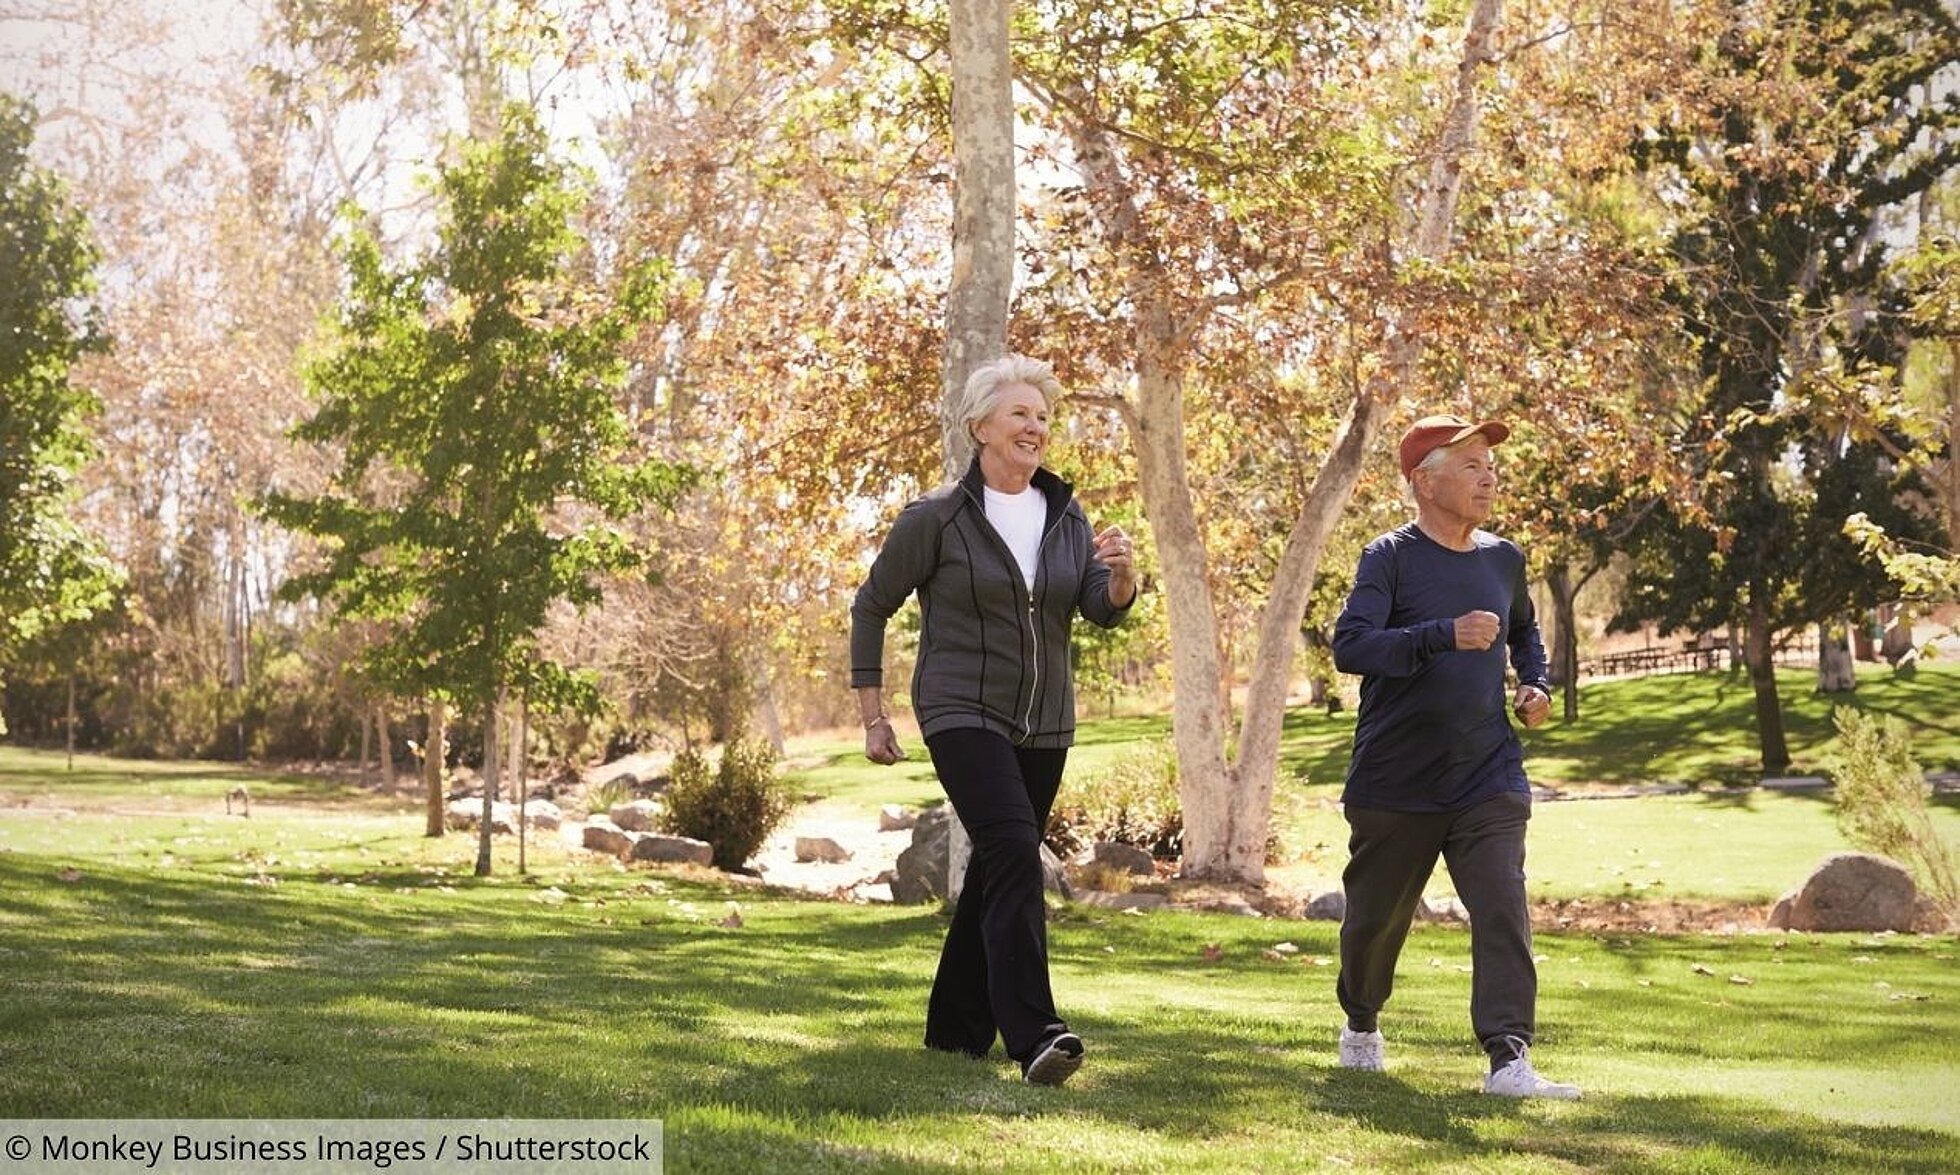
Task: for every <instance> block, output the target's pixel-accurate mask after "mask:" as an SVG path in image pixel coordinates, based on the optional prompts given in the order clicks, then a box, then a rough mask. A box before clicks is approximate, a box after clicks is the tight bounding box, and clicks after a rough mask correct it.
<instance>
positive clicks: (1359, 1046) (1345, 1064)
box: [1341, 1024, 1387, 1073]
mask: <svg viewBox="0 0 1960 1175" xmlns="http://www.w3.org/2000/svg"><path fill="white" fill-rule="evenodd" d="M1386 1051H1387V1042H1386V1041H1384V1040H1382V1034H1381V1033H1379V1032H1356V1031H1355V1030H1354V1029H1352V1028H1349V1027H1348V1026H1347V1025H1345V1024H1343V1025H1341V1068H1343V1069H1366V1070H1367V1071H1369V1072H1370V1073H1379V1072H1381V1071H1382V1069H1383V1068H1385V1067H1386V1066H1385V1065H1384V1063H1383V1062H1384V1060H1385V1055H1386Z"/></svg>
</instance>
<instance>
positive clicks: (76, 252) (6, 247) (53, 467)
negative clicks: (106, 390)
mask: <svg viewBox="0 0 1960 1175" xmlns="http://www.w3.org/2000/svg"><path fill="white" fill-rule="evenodd" d="M34 126H35V113H34V110H33V108H32V107H31V106H29V105H27V104H26V103H24V102H22V101H20V100H19V99H17V98H14V97H13V96H11V95H9V94H6V93H0V272H4V273H5V274H6V275H7V276H6V281H5V283H4V289H0V667H3V666H4V663H5V658H6V656H7V655H8V654H9V653H10V652H11V651H12V649H13V648H14V647H15V646H16V645H17V644H19V643H20V642H22V641H27V640H31V639H33V638H34V637H35V636H37V635H38V634H40V633H41V632H43V631H45V630H48V629H51V628H54V627H57V626H60V625H63V624H68V623H72V622H75V621H79V620H83V619H85V618H87V617H88V616H90V615H91V614H93V613H96V612H99V611H101V610H103V609H104V608H106V607H107V606H108V605H109V603H110V598H111V595H112V593H113V591H114V588H115V584H116V573H115V570H114V568H113V567H112V566H111V565H110V564H109V563H108V561H107V559H106V557H105V556H104V555H103V554H102V552H101V551H100V549H99V548H98V547H97V545H96V544H95V543H94V542H93V541H91V540H90V539H89V538H88V536H87V535H86V534H85V533H84V532H83V531H82V530H81V528H80V527H78V526H77V525H76V524H75V522H74V521H73V519H71V518H70V517H69V505H70V499H71V496H72V495H71V486H72V485H73V481H74V477H75V473H76V470H77V469H78V468H79V467H80V466H81V464H82V462H83V461H84V459H85V458H86V457H87V455H88V452H89V444H90V442H89V438H88V434H87V432H86V429H85V424H84V422H85V420H86V418H87V416H88V415H89V414H90V412H91V411H92V410H93V409H94V407H95V398H94V397H93V396H92V395H91V394H90V393H89V392H88V390H87V389H85V388H83V387H80V386H78V385H76V384H75V383H74V382H73V380H72V379H71V368H72V367H73V365H74V363H75V362H76V360H78V359H79V358H81V356H82V355H84V354H85V353H87V352H88V351H90V350H92V349H96V348H99V347H100V346H101V345H102V344H103V342H104V340H103V338H102V336H101V335H100V333H99V331H98V329H97V324H96V323H95V321H94V315H93V312H92V311H91V310H90V309H88V307H87V303H86V299H87V298H88V297H89V296H90V294H91V292H92V291H93V289H94V282H95V264H96V252H95V248H94V245H93V244H92V243H91V241H90V236H89V232H88V225H87V222H86V220H85V218H84V217H83V215H82V213H81V211H80V210H79V209H77V208H75V207H74V206H72V205H71V204H70V202H69V198H68V192H67V188H66V186H65V185H64V184H63V183H62V182H61V181H60V179H58V178H57V177H56V176H54V175H53V174H52V173H50V172H48V171H46V170H44V169H42V168H40V167H37V166H35V165H34V164H33V163H32V162H31V161H30V160H29V159H28V149H29V147H30V146H31V145H32V143H33V141H34ZM78 308H79V309H78ZM0 729H4V726H3V724H0Z"/></svg>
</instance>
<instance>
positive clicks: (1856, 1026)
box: [0, 751, 1960, 1172]
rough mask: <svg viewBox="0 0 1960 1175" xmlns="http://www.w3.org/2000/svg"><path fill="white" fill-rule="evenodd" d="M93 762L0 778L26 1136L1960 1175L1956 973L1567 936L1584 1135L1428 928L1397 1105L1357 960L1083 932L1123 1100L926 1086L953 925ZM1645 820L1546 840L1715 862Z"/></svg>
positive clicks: (1172, 917)
mask: <svg viewBox="0 0 1960 1175" xmlns="http://www.w3.org/2000/svg"><path fill="white" fill-rule="evenodd" d="M59 764H60V760H59V758H58V757H56V756H47V755H36V754H31V753H24V752H18V751H6V752H0V1116H7V1117H17V1118H18V1117H35V1116H61V1117H96V1116H100V1117H139V1116H170V1117H191V1116H195V1117H357V1118H358V1117H372V1118H382V1117H443V1118H468V1117H502V1116H517V1117H590V1118H610V1117H657V1118H660V1119H662V1120H663V1121H664V1123H665V1125H666V1138H667V1154H668V1157H669V1162H670V1166H671V1169H673V1170H677V1171H765V1170H766V1171H801V1170H843V1169H852V1170H860V1169H869V1170H902V1171H942V1170H943V1171H967V1170H1053V1169H1064V1170H1084V1171H1106V1170H1167V1171H1233V1172H1237V1171H1252V1170H1262V1171H1264V1170H1273V1171H1281V1170H1316V1169H1323V1168H1355V1167H1359V1168H1363V1169H1376V1170H1405V1169H1421V1168H1449V1169H1476V1170H1503V1171H1540V1170H1542V1171H1557V1170H1628V1171H1634V1170H1640V1171H1645V1170H1693V1171H1709V1170H1751V1169H1764V1170H1768V1169H1781V1170H1804V1171H1812V1170H1880V1169H1883V1170H1901V1171H1928V1172H1932V1171H1947V1170H1953V1169H1955V1168H1956V1167H1960V1065H1957V1064H1956V1060H1955V1054H1954V1050H1953V1047H1952V1044H1953V1041H1954V1040H1956V1039H1960V970H1956V965H1955V961H1954V955H1955V948H1956V942H1955V940H1954V939H1953V938H1952V937H1950V936H1948V937H1940V938H1925V937H1916V936H1891V935H1886V936H1869V937H1868V936H1857V935H1814V936H1804V935H1788V936H1778V935H1762V934H1745V935H1733V936H1719V935H1684V936H1623V935H1613V934H1603V935H1588V934H1561V933H1544V934H1541V936H1540V938H1539V944H1538V946H1539V952H1540V955H1541V961H1540V974H1541V981H1542V987H1543V990H1542V995H1541V1001H1540V1013H1541V1028H1542V1032H1541V1044H1540V1050H1539V1053H1540V1060H1541V1062H1542V1063H1543V1066H1544V1067H1545V1069H1546V1070H1547V1071H1548V1072H1549V1073H1551V1074H1552V1075H1553V1076H1556V1077H1559V1078H1562V1079H1569V1080H1574V1081H1578V1082H1580V1083H1582V1084H1584V1085H1585V1086H1586V1087H1587V1088H1588V1097H1587V1099H1586V1100H1585V1101H1582V1102H1579V1103H1577V1104H1528V1105H1517V1104H1510V1103H1497V1102H1493V1101H1489V1100H1486V1099H1484V1098H1482V1097H1481V1096H1479V1095H1478V1094H1477V1093H1475V1092H1474V1089H1475V1083H1476V1081H1477V1079H1478V1076H1479V1060H1478V1057H1477V1056H1476V1054H1475V1049H1474V1046H1473V1045H1472V1044H1471V1043H1470V1042H1469V1041H1468V1040H1467V1039H1466V1038H1467V1036H1468V1026H1467V1023H1466V1022H1465V1021H1466V1015H1465V1011H1464V1007H1465V1002H1466V1000H1467V995H1468V976H1467V975H1466V974H1465V973H1464V969H1465V968H1467V966H1468V954H1467V941H1466V936H1465V934H1464V933H1463V932H1462V931H1460V930H1456V929H1451V928H1428V927H1422V928H1418V929H1417V930H1416V932H1415V934H1414V936H1413V937H1412V939H1411V941H1410V944H1409V947H1408V950H1407V952H1406V953H1405V956H1404V963H1403V971H1402V981H1401V983H1400V985H1399V986H1398V990H1397V994H1396V999H1395V1002H1394V1004H1393V1005H1392V1006H1391V1010H1390V1015H1389V1016H1388V1017H1387V1018H1386V1021H1385V1023H1386V1027H1387V1029H1388V1031H1389V1033H1390V1035H1391V1048H1392V1053H1391V1069H1390V1072H1389V1073H1387V1074H1385V1075H1360V1074H1349V1073H1345V1072H1342V1071H1340V1070H1338V1069H1337V1068H1335V1067H1334V1065H1333V1061H1332V1047H1331V1046H1332V1030H1333V1029H1334V1027H1335V1026H1336V1025H1337V1023H1338V1014H1337V1012H1336V1009H1335V1004H1334V999H1333V994H1332V976H1333V969H1332V967H1331V966H1330V965H1329V964H1330V962H1331V956H1332V954H1333V951H1334V947H1335V943H1334V927H1333V926H1332V924H1327V923H1299V922H1272V921H1264V920H1254V919H1245V918H1234V917H1230V916H1225V915H1203V914H1183V913H1170V914H1164V913H1153V914H1150V915H1146V916H1133V915H1122V914H1113V913H1108V912H1104V911H1101V910H1094V909H1088V908H1070V909H1067V910H1064V911H1062V912H1060V913H1059V914H1058V915H1057V916H1056V919H1055V923H1054V926H1053V931H1052V934H1053V942H1054V953H1055V983H1056V988H1057V992H1058V996H1059V998H1060V1000H1061V1002H1062V1004H1063V1007H1064V1009H1065V1010H1066V1011H1067V1012H1068V1014H1069V1015H1070V1017H1071V1020H1072V1022H1073V1023H1074V1025H1075V1026H1076V1027H1077V1028H1078V1029H1079V1030H1081V1031H1082V1032H1083V1033H1084V1035H1085V1037H1086V1038H1087V1039H1088V1040H1089V1042H1090V1047H1091V1049H1092V1056H1091V1063H1090V1065H1089V1066H1088V1067H1086V1068H1085V1069H1084V1071H1083V1072H1082V1074H1081V1075H1079V1076H1078V1078H1077V1079H1076V1081H1074V1082H1072V1083H1071V1084H1070V1085H1069V1086H1068V1087H1067V1088H1066V1089H1065V1090H1060V1091H1054V1090H1039V1089H1032V1088H1028V1087H1025V1086H1022V1085H1020V1084H1018V1083H1017V1082H1015V1081H1014V1080H1012V1076H1013V1072H1012V1070H1011V1068H1010V1066H1009V1065H1008V1064H1006V1063H1005V1062H1002V1061H998V1060H996V1061H994V1062H971V1061H965V1060H961V1059H956V1058H951V1057H945V1056H939V1055H935V1054H929V1053H927V1052H926V1051H925V1050H923V1049H922V1048H920V1047H918V1044H917V1037H918V1033H919V1027H920V1025H919V1020H920V1014H921V1009H922V1006H923V1002H924V998H925V991H926V987H927V985H928V983H929V981H930V976H931V971H932V966H933V961H934V958H935V953H936V949H937V944H938V939H939V936H940V935H941V933H942V932H943V927H944V923H943V921H942V919H941V917H940V915H939V914H938V913H937V912H936V911H933V910H930V909H921V908H909V909H908V908H890V907H870V906H852V905H845V904H838V903H824V902H811V901H801V900H793V899H791V898H789V897H786V896H781V895H775V894H769V893H765V892H760V891H754V890H748V889H743V888H732V887H729V886H727V885H725V884H724V883H721V882H719V881H717V880H715V879H714V878H713V877H712V876H711V875H708V874H705V873H675V872H664V873H663V872H656V871H639V870H634V871H627V870H625V869H623V868H621V867H619V866H618V865H616V864H614V863H612V862H611V861H609V860H602V859H598V858H595V857H591V856H589V855H586V854H582V853H576V852H572V851H568V850H565V849H563V848H562V847H560V846H559V845H558V844H557V843H556V842H555V841H553V840H552V839H551V838H549V837H543V838H541V839H540V841H539V843H537V844H535V845H533V847H532V850H531V861H532V873H531V875H530V876H528V877H523V878H520V877H517V876H515V875H514V874H513V870H512V858H513V851H512V849H511V847H510V846H508V845H504V844H500V846H499V863H498V868H499V871H500V876H497V877H494V878H491V879H488V880H477V879H474V878H470V877H468V876H467V873H468V870H469V863H470V861H471V860H472V859H473V857H474V842H473V841H471V840H469V839H468V838H463V837H455V836H452V837H448V838H444V839H441V840H437V841H430V840H427V839H425V838H423V837H421V836H419V835H417V832H418V831H419V828H420V814H419V809H417V808H416V807H415V806H414V805H413V804H412V803H408V802H403V801H399V800H397V801H390V800H386V799H379V798H375V797H371V796H368V795H366V794H364V793H360V792H358V791H354V790H352V789H337V788H335V787H334V786H332V785H329V784H325V783H322V782H320V781H317V780H306V779H290V780H260V779H257V778H255V777H245V776H240V775H238V774H235V773H233V772H231V771H229V770H227V769H225V768H221V767H211V766H209V765H189V766H185V765H177V766H164V765H153V764H128V763H115V762H111V761H90V762H88V763H87V764H78V767H81V768H83V769H82V770H78V772H77V773H76V775H75V776H74V777H65V776H64V774H63V773H62V772H61V771H60V769H59ZM241 778H249V779H250V786H251V788H252V792H253V803H254V807H253V815H252V817H251V818H250V819H249V820H248V819H243V818H237V817H233V818H226V817H225V816H224V815H223V803H222V800H223V793H224V791H225V790H226V789H227V788H229V787H230V786H231V785H232V784H233V783H235V782H237V781H238V780H239V779H241ZM1697 798H1698V797H1679V798H1678V799H1679V801H1681V802H1688V801H1694V800H1696V799H1697ZM1761 798H1762V800H1764V801H1765V802H1766V803H1772V804H1775V805H1781V804H1784V803H1807V804H1809V805H1811V807H1812V808H1813V809H1814V808H1817V807H1820V806H1821V805H1819V804H1818V803H1817V802H1816V801H1814V800H1811V801H1805V800H1793V799H1792V798H1791V797H1781V796H1778V797H1769V796H1763V797H1761ZM1645 802H1646V801H1641V802H1639V803H1645ZM1610 803H1612V802H1610V801H1595V802H1588V803H1583V804H1581V803H1574V804H1568V805H1546V806H1545V808H1544V809H1543V811H1549V810H1551V809H1552V808H1554V807H1558V808H1561V809H1571V810H1573V811H1574V812H1581V811H1583V812H1585V813H1590V815H1588V816H1586V817H1585V821H1584V823H1585V824H1586V826H1587V828H1590V827H1591V825H1592V824H1593V823H1594V822H1597V823H1598V827H1599V830H1600V831H1599V833H1598V835H1600V836H1601V837H1602V838H1604V839H1603V840H1602V842H1601V843H1608V844H1617V843H1619V842H1620V841H1621V840H1627V839H1632V840H1639V839H1644V838H1645V836H1646V835H1647V831H1654V832H1658V831H1663V830H1666V829H1668V828H1671V827H1673V826H1676V825H1679V824H1681V823H1683V820H1682V819H1680V818H1678V817H1679V814H1678V813H1677V814H1676V818H1669V817H1667V816H1665V815H1663V816H1661V817H1657V818H1655V819H1654V821H1653V823H1652V824H1651V826H1649V829H1648V830H1647V831H1643V832H1641V834H1640V835H1638V836H1632V837H1623V836H1621V835H1620V834H1619V833H1615V832H1612V831H1611V830H1610V828H1609V826H1610V825H1613V824H1615V823H1616V822H1617V823H1620V824H1624V823H1625V821H1624V820H1617V821H1616V819H1609V817H1613V816H1614V813H1615V812H1616V809H1614V808H1612V807H1609V806H1608V805H1609V804H1610ZM1619 811H1622V812H1623V815H1625V816H1626V817H1629V818H1631V817H1632V816H1634V815H1635V814H1637V813H1640V812H1642V811H1643V809H1641V808H1638V807H1634V808H1628V809H1624V810H1619ZM1785 811H1786V810H1785V809H1783V808H1780V807H1771V808H1769V809H1768V810H1767V812H1765V811H1748V810H1741V809H1721V810H1716V809H1713V808H1711V809H1709V811H1708V816H1709V818H1710V819H1717V818H1720V819H1725V820H1757V819H1760V818H1763V817H1764V816H1765V815H1766V814H1767V815H1768V816H1769V818H1770V819H1779V818H1781V817H1780V816H1778V815H1776V814H1777V813H1781V812H1785ZM1787 811H1789V812H1791V813H1794V812H1795V811H1796V809H1789V810H1787ZM1541 819H1542V815H1541ZM1642 819H1644V817H1642ZM1582 831H1585V829H1578V830H1576V831H1572V832H1571V835H1572V836H1574V837H1577V836H1578V835H1579V834H1580V832H1582ZM1546 832H1547V829H1546V828H1545V827H1544V826H1542V825H1541V827H1540V828H1539V829H1538V830H1537V831H1536V832H1535V834H1534V835H1535V837H1536V840H1535V842H1534V846H1535V847H1534V853H1536V854H1538V855H1540V856H1543V855H1545V850H1544V845H1545V843H1546V842H1547V841H1548V840H1550V839H1552V838H1550V837H1548V836H1547V835H1546ZM1728 839H1729V840H1731V841H1733V840H1734V839H1736V838H1734V837H1733V836H1730V837H1728ZM1645 851H1646V850H1643V852H1645ZM1573 852H1574V859H1575V860H1578V861H1583V860H1584V859H1585V858H1587V857H1589V856H1597V855H1599V853H1598V852H1597V851H1596V850H1594V849H1590V848H1587V847H1584V846H1575V848H1574V849H1573ZM731 903H733V904H734V905H733V906H731ZM731 909H737V910H738V911H739V915H740V922H741V924H740V925H739V926H735V925H723V924H722V923H724V922H726V921H728V920H729V919H728V915H729V914H730V912H731ZM1282 942H1290V943H1292V944H1294V945H1295V946H1297V947H1298V950H1297V951H1296V952H1291V953H1281V954H1278V955H1277V956H1276V957H1275V956H1268V955H1267V954H1266V952H1267V951H1268V949H1269V948H1272V947H1274V946H1276V945H1278V944H1280V943H1282ZM1207 944H1216V945H1217V946H1218V947H1220V948H1221V949H1222V956H1221V957H1220V958H1219V959H1218V961H1216V962H1207V961H1206V960H1205V952H1204V948H1205V946H1206V945H1207Z"/></svg>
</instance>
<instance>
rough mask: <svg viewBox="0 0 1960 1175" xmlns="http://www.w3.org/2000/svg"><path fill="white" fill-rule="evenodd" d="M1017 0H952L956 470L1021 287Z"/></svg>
mask: <svg viewBox="0 0 1960 1175" xmlns="http://www.w3.org/2000/svg"><path fill="white" fill-rule="evenodd" d="M1010 2H1011V0H952V7H951V11H950V14H949V15H950V18H951V21H952V27H951V35H952V63H953V279H952V284H951V286H950V287H948V289H947V291H946V350H945V364H944V367H943V369H942V375H941V379H942V383H941V391H940V435H941V437H942V438H943V440H944V452H945V460H946V476H947V478H948V479H949V480H950V479H954V478H958V477H959V476H960V475H961V474H963V473H965V472H966V467H967V464H968V463H969V462H970V461H971V460H972V459H973V443H972V439H971V438H970V437H969V436H968V435H967V432H966V428H965V426H964V425H963V424H962V423H961V421H960V419H959V404H960V395H961V393H962V391H963V390H964V389H965V387H966V378H967V376H968V375H969V374H971V373H972V371H973V369H974V368H976V367H978V366H980V365H981V364H982V363H985V362H987V361H988V360H990V359H995V358H998V357H999V356H1000V355H1001V354H1002V353H1004V352H1005V351H1006V350H1007V308H1008V303H1009V301H1010V300H1011V296H1012V294H1013V287H1014V203H1015V189H1014V77H1013V56H1012V53H1011V51H1010V48H1009V45H1008V11H1009V8H1010ZM972 852H973V844H972V841H970V840H969V839H968V838H967V835H966V828H965V826H963V825H962V824H961V823H960V822H959V819H958V817H955V818H954V819H953V821H952V825H951V828H950V830H949V834H948V840H947V845H946V895H947V897H948V898H949V899H951V900H953V901H958V900H959V896H960V890H961V889H963V888H964V887H965V882H966V865H967V861H968V860H969V859H970V858H971V856H972Z"/></svg>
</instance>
